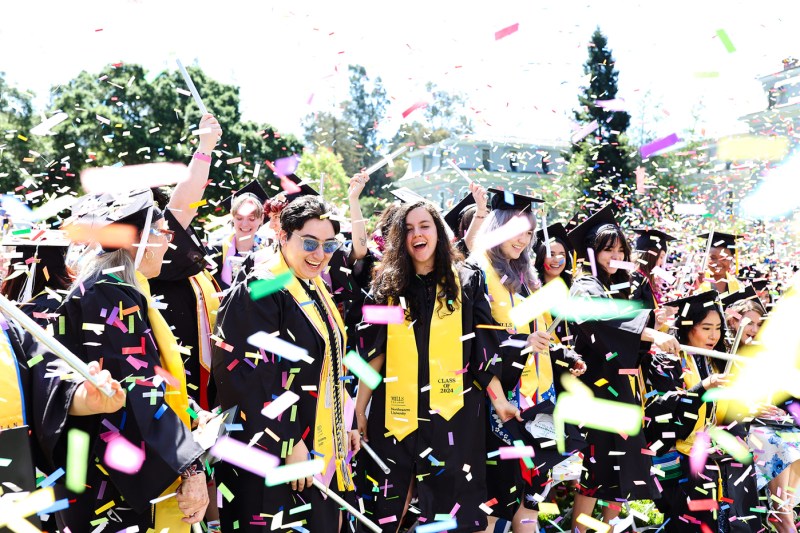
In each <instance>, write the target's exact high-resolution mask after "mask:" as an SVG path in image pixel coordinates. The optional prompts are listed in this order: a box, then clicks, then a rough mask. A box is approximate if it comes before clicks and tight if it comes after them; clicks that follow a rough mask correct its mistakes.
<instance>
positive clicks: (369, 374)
mask: <svg viewBox="0 0 800 533" xmlns="http://www.w3.org/2000/svg"><path fill="white" fill-rule="evenodd" d="M342 363H344V365H345V366H346V367H347V368H348V369H350V371H351V372H352V373H353V374H354V375H355V376H356V377H357V378H358V379H359V380H361V382H362V383H364V384H365V385H366V386H367V387H369V388H370V389H372V390H375V389H376V388H377V387H378V385H380V384H381V381H383V378H382V376H381V375H380V373H379V372H377V371H376V370H375V369H374V368H372V366H370V364H369V363H367V362H366V361H364V359H362V358H361V356H360V355H358V354H357V353H356V352H354V351H351V352H348V353H347V355H345V356H344V358H343V359H342Z"/></svg>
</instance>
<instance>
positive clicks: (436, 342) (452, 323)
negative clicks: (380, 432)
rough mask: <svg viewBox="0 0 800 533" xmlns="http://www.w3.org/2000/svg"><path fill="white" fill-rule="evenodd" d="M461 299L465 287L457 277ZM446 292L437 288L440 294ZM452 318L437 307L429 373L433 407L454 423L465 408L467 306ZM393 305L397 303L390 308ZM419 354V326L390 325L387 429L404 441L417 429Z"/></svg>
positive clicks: (433, 317) (387, 367) (432, 322)
mask: <svg viewBox="0 0 800 533" xmlns="http://www.w3.org/2000/svg"><path fill="white" fill-rule="evenodd" d="M455 279H456V285H457V286H458V294H460V293H461V283H460V281H459V278H458V272H455ZM441 291H442V286H441V285H437V286H436V294H437V295H438V294H439V293H440V292H441ZM454 303H456V304H457V305H456V306H455V310H454V311H453V312H452V313H449V311H447V308H446V307H443V308H442V311H443V312H444V313H448V314H444V315H443V316H442V315H440V313H439V310H438V309H437V308H438V307H439V305H438V301H437V302H434V305H433V313H432V316H431V327H430V338H429V339H428V371H429V376H430V406H431V409H432V410H434V411H437V412H438V413H439V415H441V416H442V417H443V418H444V419H445V420H450V419H451V418H452V417H453V415H454V414H456V413H457V412H458V410H459V409H461V408H462V407H463V406H464V397H463V396H462V394H463V391H462V390H460V389H461V387H459V386H458V384H459V383H462V382H463V378H462V377H461V370H462V365H463V352H464V348H463V346H462V341H461V335H462V330H463V323H462V321H461V320H462V312H461V303H460V302H454ZM390 305H391V302H390ZM418 365H419V352H418V351H417V339H416V337H415V335H414V325H413V324H412V323H411V322H409V320H408V318H406V319H405V321H404V322H403V323H402V324H389V326H388V334H387V340H386V429H388V430H389V432H390V433H391V434H392V435H394V437H395V438H396V439H397V440H403V439H404V438H405V437H406V436H407V435H409V434H410V433H412V432H413V431H415V430H416V429H417V426H418V420H417V413H418V401H419V400H418V396H419V367H418Z"/></svg>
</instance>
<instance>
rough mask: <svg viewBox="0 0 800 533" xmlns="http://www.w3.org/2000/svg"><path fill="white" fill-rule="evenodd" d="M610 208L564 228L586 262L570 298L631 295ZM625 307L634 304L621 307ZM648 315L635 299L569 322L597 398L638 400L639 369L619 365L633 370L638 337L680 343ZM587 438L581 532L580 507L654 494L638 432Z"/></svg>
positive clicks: (609, 509)
mask: <svg viewBox="0 0 800 533" xmlns="http://www.w3.org/2000/svg"><path fill="white" fill-rule="evenodd" d="M611 209H612V207H611V205H610V204H609V205H607V206H605V207H604V208H603V209H601V210H600V211H598V212H596V213H594V214H593V215H592V216H590V217H589V218H588V219H586V220H585V221H584V222H582V223H581V224H579V225H578V226H577V227H576V228H574V229H573V230H572V231H571V232H570V233H569V238H570V240H571V241H572V244H573V246H574V248H575V251H576V253H577V256H578V257H579V258H582V259H583V260H584V261H585V264H584V273H583V275H581V276H579V277H578V278H577V279H575V281H574V282H573V284H572V288H571V289H570V294H571V295H572V296H573V297H585V298H599V299H617V300H624V301H625V302H627V300H628V295H629V293H630V276H629V274H628V271H626V270H624V269H621V268H618V267H616V266H611V265H612V263H611V262H612V261H624V262H629V261H630V247H629V246H628V242H627V240H626V239H625V235H624V234H623V233H622V230H621V229H620V228H619V226H618V225H617V223H616V221H615V220H614V216H613V213H612V210H611ZM615 264H616V263H615ZM590 267H591V268H590ZM628 306H630V308H631V310H630V311H625V309H626V308H628ZM649 320H652V317H651V311H650V310H649V309H638V310H637V309H636V307H635V306H634V305H633V304H630V303H628V304H626V305H623V304H622V302H620V311H618V312H617V313H613V314H611V315H609V316H608V317H604V318H602V319H597V318H591V319H587V320H583V321H580V320H575V321H570V323H569V327H570V332H571V333H572V335H573V336H574V340H573V342H574V347H575V351H577V352H578V353H580V354H581V355H582V356H583V358H584V360H585V361H586V364H587V366H588V369H587V371H586V373H585V374H584V375H583V376H581V378H580V379H581V381H583V382H584V383H585V384H586V386H588V387H589V388H590V389H591V391H592V393H593V394H594V395H595V397H597V398H603V399H606V400H611V401H615V402H623V403H628V404H633V405H640V406H641V405H642V398H643V395H644V391H643V390H642V385H641V380H640V378H641V375H640V374H639V375H637V376H633V375H629V374H625V373H623V374H620V370H624V371H627V372H629V371H631V370H634V369H638V367H639V364H640V358H641V355H642V351H641V350H640V348H641V343H642V341H645V342H654V343H655V344H656V345H658V346H659V347H660V348H662V349H664V350H665V351H668V352H671V353H677V351H678V350H679V345H678V343H677V341H676V340H675V338H674V337H672V336H671V335H667V334H666V333H661V332H659V331H656V330H653V329H652V328H649V327H647V324H648V321H649ZM586 440H587V442H588V445H589V448H588V449H587V450H586V452H585V454H584V462H583V465H584V467H585V468H586V472H585V473H584V477H583V478H582V479H581V487H580V493H579V494H576V496H575V505H574V508H573V522H572V527H573V528H576V527H577V528H578V529H579V530H580V531H585V528H586V526H584V525H582V524H578V523H577V521H576V520H577V519H578V517H580V515H581V514H586V515H590V516H591V512H592V509H593V508H594V505H595V503H596V500H597V499H598V498H600V499H603V500H606V501H611V502H612V503H610V504H609V505H608V506H605V507H603V519H604V520H605V521H609V520H611V519H612V518H614V517H615V516H616V515H617V514H618V513H619V510H620V507H619V504H618V503H615V502H613V501H614V500H619V501H625V500H639V499H652V498H654V497H656V496H657V495H658V492H657V490H656V486H655V483H654V481H653V476H652V474H651V473H650V467H651V462H650V457H649V456H647V455H643V454H642V448H644V447H645V446H644V445H645V438H644V435H643V434H642V433H641V432H640V433H639V434H637V435H627V436H623V435H620V434H619V433H612V432H607V431H600V430H596V429H590V430H589V431H588V433H587V437H586Z"/></svg>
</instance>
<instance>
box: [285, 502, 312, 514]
mask: <svg viewBox="0 0 800 533" xmlns="http://www.w3.org/2000/svg"><path fill="white" fill-rule="evenodd" d="M310 510H311V504H310V503H307V504H305V505H299V506H297V507H295V508H294V509H289V514H290V515H291V514H297V513H302V512H304V511H310Z"/></svg>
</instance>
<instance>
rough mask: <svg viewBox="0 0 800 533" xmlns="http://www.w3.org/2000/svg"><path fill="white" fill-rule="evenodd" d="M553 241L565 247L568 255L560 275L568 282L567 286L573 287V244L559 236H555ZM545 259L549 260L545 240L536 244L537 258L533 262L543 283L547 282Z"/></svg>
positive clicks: (565, 253)
mask: <svg viewBox="0 0 800 533" xmlns="http://www.w3.org/2000/svg"><path fill="white" fill-rule="evenodd" d="M553 241H554V242H557V243H558V244H560V245H561V246H563V247H564V255H566V258H565V260H566V262H565V263H564V270H563V271H561V274H559V277H560V278H561V279H563V280H564V283H566V284H567V287H572V245H571V244H569V243H566V242H564V241H563V240H562V239H559V238H558V237H553ZM545 261H547V246H546V245H545V243H544V242H540V243H539V244H537V245H536V260H535V261H534V262H533V268H535V269H536V273H537V274H538V275H539V280H540V281H541V282H542V283H544V282H545V278H544V273H545V269H544V263H545Z"/></svg>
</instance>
